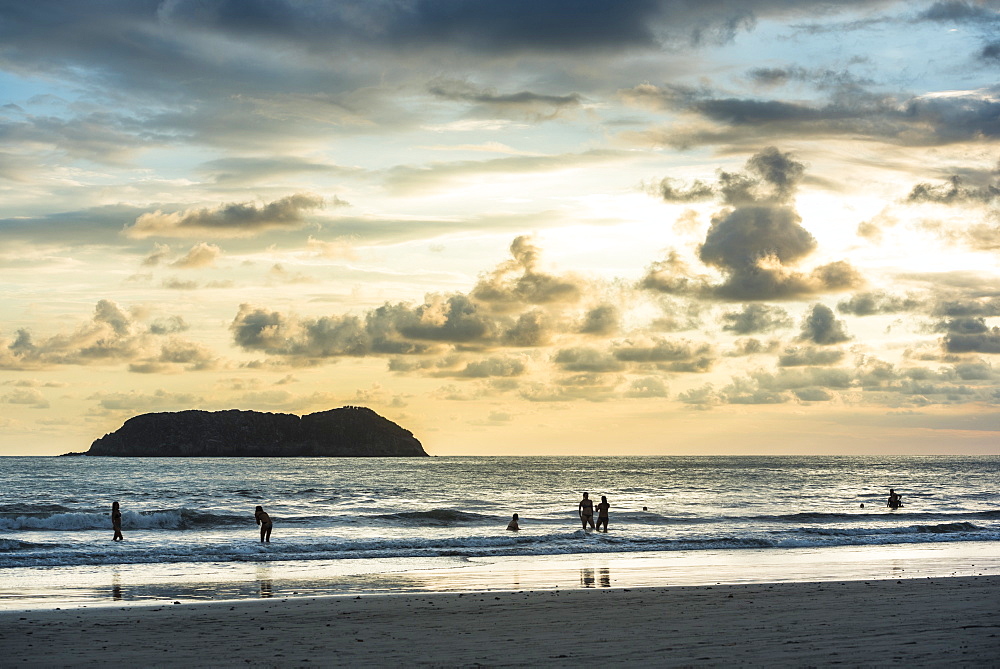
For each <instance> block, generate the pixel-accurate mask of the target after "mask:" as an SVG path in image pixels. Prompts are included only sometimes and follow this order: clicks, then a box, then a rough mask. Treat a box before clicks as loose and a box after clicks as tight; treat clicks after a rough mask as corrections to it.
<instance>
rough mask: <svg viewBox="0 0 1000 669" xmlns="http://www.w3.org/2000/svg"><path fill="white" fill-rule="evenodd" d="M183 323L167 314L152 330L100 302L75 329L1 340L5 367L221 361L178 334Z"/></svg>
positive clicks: (196, 365) (181, 366)
mask: <svg viewBox="0 0 1000 669" xmlns="http://www.w3.org/2000/svg"><path fill="white" fill-rule="evenodd" d="M183 323H184V321H183V319H181V318H180V317H166V318H165V319H160V320H159V321H158V322H157V324H154V325H153V326H150V327H148V328H147V327H144V326H143V325H142V323H140V322H139V321H138V320H137V319H136V318H135V317H134V316H133V315H131V314H129V313H128V312H126V311H125V310H124V309H122V307H121V306H120V305H118V304H117V303H115V302H113V301H111V300H100V301H98V302H97V304H96V305H95V307H94V314H93V316H92V318H91V320H90V321H88V322H86V323H83V324H81V325H79V326H77V327H76V328H75V329H74V330H72V331H70V332H69V333H64V334H57V335H52V336H50V337H44V338H40V339H36V338H35V337H34V336H33V335H32V334H31V332H30V331H29V330H28V329H26V328H22V329H20V330H18V331H17V334H16V336H15V337H14V339H13V340H0V369H14V370H26V369H44V368H48V367H53V366H60V365H119V364H127V365H128V369H129V371H135V372H145V371H149V370H151V369H154V370H156V371H170V372H175V371H181V370H186V371H198V370H203V369H212V368H214V367H216V366H217V365H218V364H220V363H219V360H218V359H217V357H216V356H215V355H214V354H212V353H211V352H209V350H208V349H207V348H205V347H204V346H202V345H200V344H196V343H193V342H188V341H186V340H182V339H179V338H177V337H175V336H173V333H174V332H176V331H179V330H177V328H181V327H183ZM161 335H170V336H168V337H167V338H166V339H161V338H160V336H161Z"/></svg>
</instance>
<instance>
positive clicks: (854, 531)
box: [797, 522, 985, 537]
mask: <svg viewBox="0 0 1000 669" xmlns="http://www.w3.org/2000/svg"><path fill="white" fill-rule="evenodd" d="M984 529H985V528H982V527H979V526H978V525H974V524H972V523H968V522H963V523H941V524H938V525H907V526H903V527H802V528H799V529H798V530H797V531H799V532H803V533H805V534H816V535H820V536H826V537H865V536H875V535H880V534H881V535H892V534H897V535H903V534H953V533H958V532H977V531H980V530H984Z"/></svg>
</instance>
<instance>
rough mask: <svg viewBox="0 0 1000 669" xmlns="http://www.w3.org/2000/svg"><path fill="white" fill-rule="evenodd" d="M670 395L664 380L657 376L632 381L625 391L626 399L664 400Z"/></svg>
mask: <svg viewBox="0 0 1000 669" xmlns="http://www.w3.org/2000/svg"><path fill="white" fill-rule="evenodd" d="M669 394H670V393H669V392H668V391H667V386H666V384H665V383H663V380H662V379H660V378H659V377H656V376H644V377H642V378H641V379H632V381H631V382H630V383H629V385H628V389H627V390H625V393H624V395H625V397H628V398H631V399H643V398H664V397H667V396H668V395H669Z"/></svg>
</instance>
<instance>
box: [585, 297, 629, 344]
mask: <svg viewBox="0 0 1000 669" xmlns="http://www.w3.org/2000/svg"><path fill="white" fill-rule="evenodd" d="M620 322H621V312H620V311H619V309H618V307H616V306H614V305H612V304H602V305H599V306H596V307H594V308H593V309H590V310H588V311H587V313H586V314H584V317H583V322H582V323H581V324H580V329H579V332H580V334H587V335H595V336H602V337H603V336H607V335H611V334H614V333H615V332H617V331H618V329H619V327H620Z"/></svg>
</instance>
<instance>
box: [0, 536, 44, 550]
mask: <svg viewBox="0 0 1000 669" xmlns="http://www.w3.org/2000/svg"><path fill="white" fill-rule="evenodd" d="M50 547H51V545H50V544H36V543H32V542H30V541H20V540H18V539H0V553H7V552H10V551H20V550H28V549H33V548H50Z"/></svg>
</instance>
